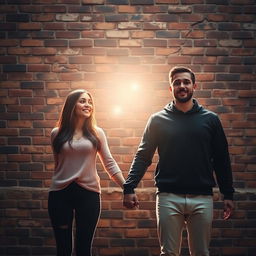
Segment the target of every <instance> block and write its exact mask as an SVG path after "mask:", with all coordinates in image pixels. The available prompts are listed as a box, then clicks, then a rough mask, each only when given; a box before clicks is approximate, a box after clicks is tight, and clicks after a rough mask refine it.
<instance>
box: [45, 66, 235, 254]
mask: <svg viewBox="0 0 256 256" xmlns="http://www.w3.org/2000/svg"><path fill="white" fill-rule="evenodd" d="M169 82H170V87H169V89H170V92H171V94H172V95H173V99H174V100H173V102H171V103H170V104H168V105H167V106H166V107H165V108H164V109H163V110H162V111H160V112H158V113H155V114H153V115H152V116H151V117H150V118H149V120H148V123H147V125H146V128H145V130H144V134H143V137H142V140H141V143H140V145H139V147H138V150H137V153H136V155H135V157H134V160H133V163H132V165H131V169H130V172H129V174H128V177H127V179H126V181H125V179H124V177H123V175H122V173H121V171H120V169H119V167H118V165H117V163H116V162H115V160H114V159H113V157H112V155H111V153H110V151H109V147H108V144H107V140H106V136H105V134H104V132H103V130H102V129H101V128H99V127H97V126H96V123H95V119H94V104H93V99H92V96H91V94H90V93H89V92H87V91H85V90H75V91H73V92H71V93H70V94H69V95H68V96H67V99H66V101H65V104H64V106H63V109H62V113H61V115H60V118H59V121H58V124H57V127H55V128H54V129H53V130H52V133H51V143H52V148H53V152H54V160H55V170H54V174H53V178H52V184H51V188H50V192H49V200H48V210H49V216H50V219H51V223H52V226H53V230H54V235H55V239H56V244H57V255H58V256H64V255H68V256H70V255H71V253H72V223H73V219H75V223H76V236H75V250H76V255H77V256H91V245H92V240H93V236H94V232H95V229H96V226H97V222H98V219H99V215H100V182H99V177H98V175H97V170H96V156H97V154H98V155H99V157H100V160H101V162H102V164H103V166H104V167H105V170H106V171H107V173H108V174H109V176H110V177H111V178H112V179H113V180H114V181H115V182H116V183H117V184H118V185H119V186H120V187H122V188H123V190H124V200H123V205H124V206H125V207H127V208H130V209H133V208H137V207H138V205H139V202H138V199H137V196H136V194H135V192H134V189H135V188H136V187H137V185H138V183H139V182H140V180H141V179H142V177H143V175H144V173H145V172H146V170H147V168H148V167H149V165H150V164H151V161H152V157H153V155H154V153H155V151H156V149H157V151H158V154H159V161H158V164H157V168H156V171H155V185H156V187H157V195H156V212H157V228H158V235H159V241H160V247H161V252H160V255H161V256H164V255H165V256H178V255H179V253H180V247H181V236H182V230H183V227H184V224H185V225H186V228H187V231H188V241H189V249H190V254H191V255H192V256H208V255H209V250H208V247H209V242H210V235H211V225H212V218H213V199H212V187H214V186H215V179H214V173H213V172H215V176H216V180H217V183H218V185H219V188H220V192H221V193H222V194H223V199H224V214H223V218H224V219H228V218H229V217H230V215H231V214H232V211H233V209H234V204H233V201H232V200H233V193H234V189H233V186H232V172H231V166H230V158H229V152H228V145H227V140H226V137H225V134H224V131H223V128H222V125H221V123H220V120H219V118H218V116H217V115H216V114H215V113H213V112H211V111H208V110H206V109H205V108H203V107H202V106H200V105H199V104H198V102H197V101H196V100H195V99H193V97H192V96H193V92H194V90H195V88H196V82H195V75H194V73H193V72H192V71H191V70H190V69H188V68H186V67H174V68H173V69H172V70H171V71H170V73H169Z"/></svg>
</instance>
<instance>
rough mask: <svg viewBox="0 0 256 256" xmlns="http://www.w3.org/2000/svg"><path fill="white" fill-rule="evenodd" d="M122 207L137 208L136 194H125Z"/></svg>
mask: <svg viewBox="0 0 256 256" xmlns="http://www.w3.org/2000/svg"><path fill="white" fill-rule="evenodd" d="M123 206H125V207H126V208H128V209H134V208H137V209H138V208H139V201H138V198H137V196H136V194H125V195H124V199H123Z"/></svg>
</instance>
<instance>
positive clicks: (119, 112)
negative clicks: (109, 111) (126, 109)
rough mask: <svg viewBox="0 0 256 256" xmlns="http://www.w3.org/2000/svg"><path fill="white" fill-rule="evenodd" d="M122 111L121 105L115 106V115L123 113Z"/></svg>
mask: <svg viewBox="0 0 256 256" xmlns="http://www.w3.org/2000/svg"><path fill="white" fill-rule="evenodd" d="M122 112H123V109H122V107H121V106H115V107H114V108H113V113H114V115H116V116H119V115H121V114H122Z"/></svg>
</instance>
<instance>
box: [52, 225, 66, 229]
mask: <svg viewBox="0 0 256 256" xmlns="http://www.w3.org/2000/svg"><path fill="white" fill-rule="evenodd" d="M55 228H58V229H68V225H55Z"/></svg>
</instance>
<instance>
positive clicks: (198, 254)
mask: <svg viewBox="0 0 256 256" xmlns="http://www.w3.org/2000/svg"><path fill="white" fill-rule="evenodd" d="M156 215H157V216H156V217H157V227H158V235H159V240H160V246H161V254H160V256H179V255H180V250H181V242H182V231H183V229H184V227H186V228H187V233H188V243H189V251H190V255H191V256H209V250H208V247H209V243H210V237H211V228H212V218H213V199H212V196H204V195H180V194H173V193H158V194H157V198H156Z"/></svg>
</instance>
